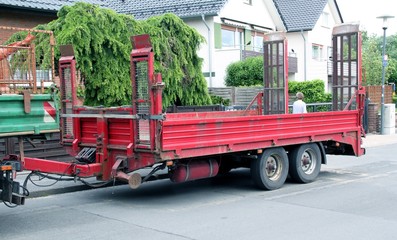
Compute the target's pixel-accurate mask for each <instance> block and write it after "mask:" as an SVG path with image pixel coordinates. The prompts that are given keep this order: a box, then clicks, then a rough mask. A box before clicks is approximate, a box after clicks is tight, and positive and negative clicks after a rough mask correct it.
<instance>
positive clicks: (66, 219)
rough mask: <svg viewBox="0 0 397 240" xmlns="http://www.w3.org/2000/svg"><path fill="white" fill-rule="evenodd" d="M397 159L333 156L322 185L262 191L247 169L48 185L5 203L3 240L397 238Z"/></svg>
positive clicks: (0, 218) (396, 152)
mask: <svg viewBox="0 0 397 240" xmlns="http://www.w3.org/2000/svg"><path fill="white" fill-rule="evenodd" d="M396 156H397V144H390V145H385V146H376V147H369V148H367V154H366V155H365V156H362V157H360V158H356V157H345V156H328V165H326V166H324V165H323V167H322V171H321V173H320V176H319V178H318V179H317V180H316V181H315V182H313V183H310V184H295V183H292V182H287V183H286V184H285V186H284V187H283V188H281V189H279V190H275V191H260V190H257V189H256V188H255V187H254V185H253V183H252V182H251V179H250V175H249V170H246V169H241V170H234V171H232V172H231V173H230V174H229V175H226V176H222V177H216V178H213V179H205V180H199V181H195V182H189V183H183V184H173V183H171V182H170V181H169V180H162V181H157V182H151V183H146V184H144V185H142V186H141V187H140V188H139V189H137V190H130V189H129V188H128V187H127V186H126V185H122V186H115V187H108V188H101V189H92V190H91V189H90V190H85V191H75V190H78V188H77V189H74V190H73V191H71V192H68V193H62V194H50V195H48V196H45V195H46V194H44V193H45V192H41V194H38V195H40V196H41V197H36V198H30V199H27V201H26V205H25V206H20V207H17V208H14V209H10V208H7V207H5V206H0V239H13V240H18V239H29V240H33V239H40V240H43V239H96V240H100V239H151V240H152V239H206V240H207V239H302V240H303V239H304V240H310V239H338V240H340V239H349V240H351V239H396V236H397V228H396V226H397V204H396V201H397V174H396V173H397V157H396ZM73 184H74V183H70V182H69V183H67V184H65V183H63V185H62V184H61V186H62V187H66V189H68V186H70V185H73ZM66 191H68V190H66Z"/></svg>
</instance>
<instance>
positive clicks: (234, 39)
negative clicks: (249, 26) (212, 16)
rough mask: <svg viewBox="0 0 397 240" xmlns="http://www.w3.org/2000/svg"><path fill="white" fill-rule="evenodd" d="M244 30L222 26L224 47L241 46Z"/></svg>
mask: <svg viewBox="0 0 397 240" xmlns="http://www.w3.org/2000/svg"><path fill="white" fill-rule="evenodd" d="M241 31H242V30H240V29H236V28H234V29H231V28H224V27H222V31H221V35H222V48H240V43H241V37H242V32H241Z"/></svg>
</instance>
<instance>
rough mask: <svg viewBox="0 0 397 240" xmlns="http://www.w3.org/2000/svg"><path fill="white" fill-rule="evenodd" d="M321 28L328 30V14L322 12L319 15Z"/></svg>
mask: <svg viewBox="0 0 397 240" xmlns="http://www.w3.org/2000/svg"><path fill="white" fill-rule="evenodd" d="M321 26H323V27H326V28H329V13H327V12H323V13H322V14H321Z"/></svg>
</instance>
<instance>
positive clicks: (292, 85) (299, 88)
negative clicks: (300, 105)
mask: <svg viewBox="0 0 397 240" xmlns="http://www.w3.org/2000/svg"><path fill="white" fill-rule="evenodd" d="M297 92H302V93H303V95H304V96H305V99H304V100H305V102H306V103H316V102H317V103H318V102H330V101H331V100H332V95H331V94H330V93H326V92H325V90H324V81H322V80H311V81H303V82H296V81H290V82H288V93H290V94H296V93H297Z"/></svg>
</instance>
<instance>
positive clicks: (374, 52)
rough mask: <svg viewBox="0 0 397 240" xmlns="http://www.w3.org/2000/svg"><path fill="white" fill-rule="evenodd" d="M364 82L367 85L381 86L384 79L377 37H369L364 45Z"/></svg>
mask: <svg viewBox="0 0 397 240" xmlns="http://www.w3.org/2000/svg"><path fill="white" fill-rule="evenodd" d="M362 50H363V51H362V52H363V53H362V67H363V82H364V84H365V85H380V84H381V79H382V53H381V51H380V49H379V42H378V39H377V37H376V36H374V35H373V36H369V37H367V39H366V41H363V45H362Z"/></svg>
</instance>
